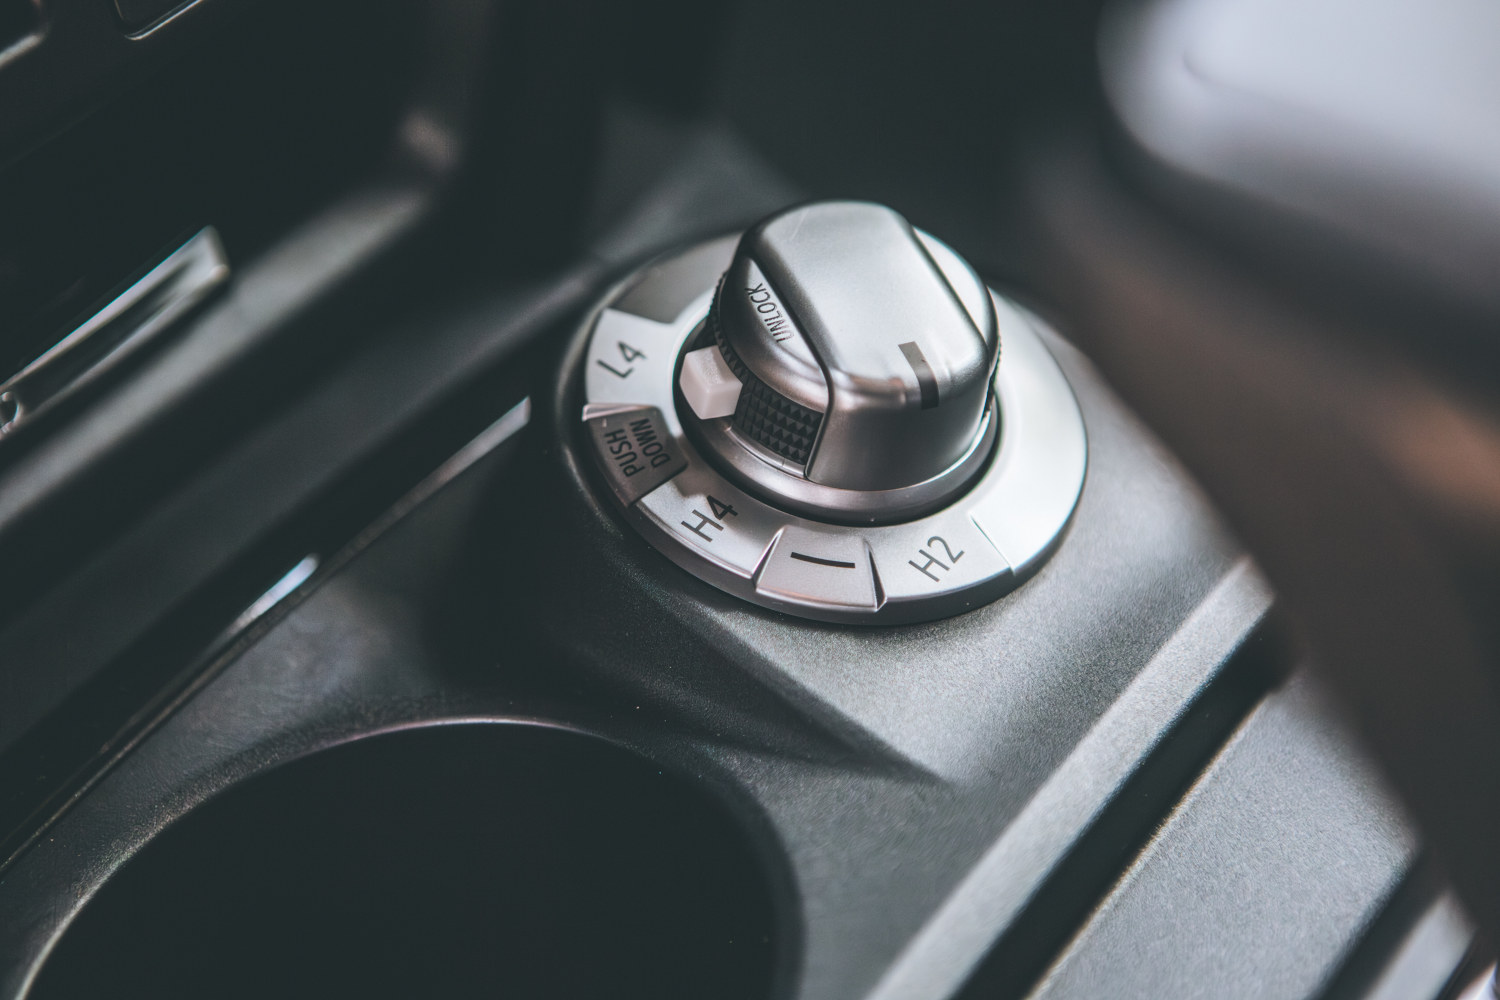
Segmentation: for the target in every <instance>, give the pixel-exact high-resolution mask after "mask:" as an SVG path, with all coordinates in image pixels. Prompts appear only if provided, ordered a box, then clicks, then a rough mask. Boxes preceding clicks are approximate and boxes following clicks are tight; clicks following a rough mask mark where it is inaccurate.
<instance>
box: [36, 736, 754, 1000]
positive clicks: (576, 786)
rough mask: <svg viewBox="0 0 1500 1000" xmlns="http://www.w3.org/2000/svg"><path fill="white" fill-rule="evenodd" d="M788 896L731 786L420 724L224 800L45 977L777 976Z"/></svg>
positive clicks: (551, 991) (273, 980)
mask: <svg viewBox="0 0 1500 1000" xmlns="http://www.w3.org/2000/svg"><path fill="white" fill-rule="evenodd" d="M773 940H774V933H773V927H772V901H771V890H770V884H769V879H768V878H767V873H766V871H765V869H764V866H763V865H762V863H761V859H760V857H759V856H758V855H757V854H756V853H755V852H754V851H753V850H752V848H751V846H750V844H749V843H748V841H747V839H746V837H745V836H744V834H743V832H742V831H741V830H740V829H739V828H738V827H737V826H736V825H735V824H734V822H733V821H732V820H731V818H730V817H729V816H728V815H727V813H726V812H725V811H724V810H723V809H722V808H721V806H720V805H719V804H718V803H716V802H715V801H713V800H712V799H711V798H710V797H709V796H708V795H706V794H705V793H704V792H702V791H701V790H699V789H696V788H694V787H693V786H691V785H690V784H688V783H687V782H685V781H684V780H682V779H680V778H678V777H675V776H673V775H671V774H664V773H662V772H661V771H660V770H659V769H658V768H657V767H655V766H654V765H652V764H650V763H649V762H647V761H645V760H644V759H641V758H639V757H637V756H635V755H633V754H631V753H629V752H627V751H625V750H622V749H619V748H617V747H615V746H612V745H610V744H608V743H605V742H604V741H602V740H599V739H596V738H593V737H589V736H584V735H580V734H578V733H574V732H568V731H562V730H556V729H550V728H545V727H541V726H534V725H520V724H485V723H462V724H447V725H434V726H426V727H421V728H414V729H405V730H400V731H397V732H392V733H386V734H382V735H378V736H373V737H369V738H366V739H361V740H357V741H354V742H351V743H347V744H343V745H341V746H338V747H335V748H332V749H329V750H324V751H320V752H318V753H315V754H312V755H310V756H308V757H305V758H302V759H299V760H296V761H294V762H292V763H289V764H287V765H284V766H281V767H278V768H276V769H274V770H272V771H269V772H267V773H265V774H262V775H260V776H257V777H255V778H252V779H250V780H248V781H246V782H244V783H243V784H241V785H238V786H235V787H232V788H230V789H229V790H228V791H226V792H224V793H223V794H221V795H218V796H216V797H215V798H213V799H211V800H209V801H208V802H207V803H205V804H204V805H203V806H201V807H199V808H198V809H195V810H194V811H193V812H191V813H189V814H188V815H187V816H185V817H184V818H183V819H182V820H180V821H179V822H177V823H175V824H173V825H172V826H170V827H169V828H167V829H166V830H165V831H163V833H162V834H161V835H160V836H158V837H157V838H155V839H154V840H153V841H152V842H151V843H149V844H148V845H147V846H146V847H145V848H144V849H142V850H141V851H140V852H139V853H138V854H137V855H136V856H135V857H134V858H132V859H131V860H130V861H129V862H128V863H126V864H125V865H124V866H122V867H121V869H120V870H119V872H117V873H116V874H115V875H114V876H113V877H111V878H110V880H109V881H108V882H107V883H106V884H105V885H104V887H103V888H102V889H101V890H100V892H99V893H98V895H97V896H96V897H95V898H94V899H93V900H91V901H90V902H89V903H88V904H87V905H86V906H85V907H84V909H83V910H82V912H81V913H80V914H79V915H78V917H77V919H76V920H75V921H74V922H73V924H72V925H71V926H70V927H69V928H68V930H67V931H66V932H65V933H64V934H63V936H62V937H61V939H60V940H59V941H58V942H57V946H56V947H55V949H54V950H53V952H52V954H51V956H50V957H49V958H48V959H47V961H46V964H45V965H44V966H43V968H42V969H41V971H40V974H39V975H38V977H37V979H36V982H35V986H34V988H33V990H32V991H31V992H30V993H29V996H31V997H33V998H49V997H82V996H151V997H178V996H181V997H208V996H212V997H269V996H276V997H286V996H307V997H330V996H361V997H366V996H372V997H373V996H381V997H384V996H389V997H403V998H409V997H414V996H486V997H492V996H507V997H568V998H578V997H604V996H610V997H634V996H640V997H647V996H649V997H653V998H669V997H715V998H729V997H764V996H766V995H767V993H768V991H769V989H770V981H771V973H772V947H773Z"/></svg>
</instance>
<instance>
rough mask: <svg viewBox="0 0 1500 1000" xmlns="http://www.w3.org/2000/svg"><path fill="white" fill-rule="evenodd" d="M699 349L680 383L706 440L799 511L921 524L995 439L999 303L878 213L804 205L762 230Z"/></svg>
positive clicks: (928, 244) (746, 239) (747, 243)
mask: <svg viewBox="0 0 1500 1000" xmlns="http://www.w3.org/2000/svg"><path fill="white" fill-rule="evenodd" d="M691 346H693V347H695V348H696V349H694V350H691V351H689V352H688V353H687V354H686V355H685V357H684V358H683V362H682V368H681V373H680V376H679V384H680V386H681V389H682V394H683V398H684V400H685V401H686V403H687V404H688V406H689V407H690V409H691V410H692V414H693V416H696V417H697V421H696V432H697V433H696V436H697V437H698V439H699V442H700V444H701V445H703V446H704V449H705V451H707V452H708V453H709V454H711V455H712V456H713V457H714V458H715V459H716V460H717V461H718V462H719V464H720V465H721V466H722V467H723V468H724V469H725V471H726V472H727V473H729V474H730V475H732V476H733V477H734V478H736V479H738V480H739V481H740V482H741V484H742V485H744V486H746V487H747V488H750V489H752V490H753V491H755V492H758V493H760V494H762V495H763V496H765V497H766V498H767V499H768V500H770V501H771V502H773V503H776V504H777V505H780V506H784V507H786V508H788V509H791V510H796V511H799V512H803V513H807V514H810V515H813V516H817V517H820V518H822V519H825V520H830V519H831V520H841V521H850V522H865V523H868V522H879V521H893V520H901V519H907V518H911V517H915V516H919V515H920V514H922V513H924V512H926V511H928V510H932V509H935V508H937V507H940V506H942V505H943V504H944V503H946V502H948V501H949V500H951V498H952V497H953V496H954V495H956V494H957V493H958V492H959V491H962V490H963V489H964V488H965V487H966V486H967V485H968V484H969V483H970V482H971V481H972V479H973V478H974V476H975V475H977V474H978V473H979V472H980V471H981V470H982V468H983V466H984V464H985V462H986V460H987V459H988V457H989V454H990V451H991V448H992V445H993V443H994V440H995V434H996V427H997V423H998V417H997V414H996V412H995V403H994V398H993V390H992V380H993V376H994V373H995V366H996V364H997V361H998V359H999V353H1000V336H999V332H998V330H997V324H996V316H995V309H994V305H993V303H992V301H991V299H990V296H989V293H988V291H987V290H986V288H985V286H984V284H983V282H981V281H980V280H979V278H978V276H977V275H975V274H974V272H973V271H972V270H971V269H970V268H969V267H968V265H967V264H965V263H964V262H963V261H962V260H961V259H960V258H959V257H958V256H957V254H955V253H954V252H953V251H952V250H950V249H948V248H947V247H946V246H944V245H943V244H941V243H939V242H938V241H936V240H934V239H932V238H930V237H928V236H926V235H925V234H922V233H919V232H917V231H916V230H914V229H913V228H912V227H911V225H910V224H908V223H907V221H906V220H905V219H903V218H902V217H901V216H900V215H898V214H896V213H895V212H893V211H891V210H890V209H888V208H884V207H882V206H879V205H873V204H868V203H863V202H820V203H815V204H810V205H803V206H800V207H797V208H794V209H791V210H789V211H786V212H783V213H781V214H779V215H776V216H773V217H771V218H769V219H767V220H765V221H764V222H761V223H760V224H759V225H757V226H755V227H754V228H752V229H750V230H749V231H748V232H746V233H745V235H744V236H743V237H742V238H741V239H740V241H739V245H738V248H737V250H736V252H735V255H734V258H733V261H732V263H731V264H730V266H729V269H728V271H727V272H726V273H725V274H724V277H723V279H722V280H721V281H720V284H719V287H718V290H717V292H716V294H715V296H714V300H713V304H712V307H711V310H710V315H709V318H708V321H707V323H706V324H705V329H704V331H703V333H702V334H701V335H700V337H699V339H698V340H696V341H694V343H693V344H692V345H691ZM685 416H686V415H685ZM686 422H687V423H689V424H693V423H694V421H693V420H691V419H688V420H687V421H686Z"/></svg>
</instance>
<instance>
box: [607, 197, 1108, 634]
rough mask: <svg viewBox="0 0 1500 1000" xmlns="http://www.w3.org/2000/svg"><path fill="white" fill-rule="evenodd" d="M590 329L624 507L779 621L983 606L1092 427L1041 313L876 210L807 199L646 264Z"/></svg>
mask: <svg viewBox="0 0 1500 1000" xmlns="http://www.w3.org/2000/svg"><path fill="white" fill-rule="evenodd" d="M582 336H584V337H586V338H587V344H586V348H585V368H584V372H583V379H582V381H583V386H582V388H583V408H582V413H581V414H580V416H581V418H582V422H583V439H584V447H585V450H587V451H589V452H591V453H592V455H593V459H594V462H595V465H596V467H597V468H598V469H599V471H600V472H601V474H602V476H603V479H604V480H605V481H606V482H607V484H608V486H609V490H610V493H611V494H612V495H613V501H614V502H616V503H618V504H619V505H621V507H623V509H624V510H625V512H626V514H627V516H628V518H629V520H630V521H631V522H632V523H633V524H634V525H635V526H636V527H637V529H638V530H640V532H641V533H642V534H643V535H644V536H645V537H646V538H647V539H648V540H649V541H650V542H651V543H652V544H653V545H654V546H656V547H657V548H658V549H659V550H660V551H662V552H663V553H664V554H666V555H667V556H668V557H670V558H671V559H672V560H673V561H675V562H677V563H678V564H679V565H680V566H682V567H684V568H685V569H687V570H689V571H690V572H692V573H693V574H694V575H696V576H698V577H700V578H701V579H703V580H706V581H707V582H709V583H711V584H713V585H714V586H717V587H719V588H720V589H722V590H725V591H728V592H730V593H732V594H735V595H737V596H739V597H742V598H744V599H746V600H749V601H752V602H754V603H757V604H761V605H764V606H766V607H771V608H775V609H777V610H780V611H785V612H789V613H791V614H795V615H800V616H803V617H807V618H813V619H818V620H823V621H834V622H851V623H867V624H898V623H904V622H914V621H926V620H931V619H934V618H941V617H945V616H947V615H952V614H956V613H959V612H961V611H964V610H967V609H970V608H973V607H976V606H978V605H980V604H983V603H986V602H988V601H991V600H993V599H994V598H996V597H998V596H1000V595H1001V594H1003V593H1004V592H1005V591H1007V590H1009V589H1011V588H1012V587H1014V586H1015V585H1016V584H1017V583H1018V582H1019V581H1020V580H1021V579H1023V578H1024V577H1025V576H1027V575H1028V574H1029V573H1031V572H1032V571H1033V570H1035V569H1036V568H1037V567H1038V566H1039V565H1040V564H1041V562H1042V561H1043V560H1044V559H1045V558H1046V556H1047V555H1048V554H1049V553H1050V552H1051V551H1052V549H1053V547H1054V546H1055V545H1056V544H1057V541H1058V539H1059V537H1060V535H1061V533H1062V531H1063V529H1064V527H1065V526H1066V524H1067V522H1068V520H1069V518H1070V517H1071V515H1072V512H1073V508H1074V506H1075V505H1076V503H1077V500H1078V496H1079V492H1080V490H1081V488H1082V484H1083V479H1084V472H1085V466H1086V461H1087V448H1086V442H1085V435H1084V427H1083V420H1082V417H1081V415H1080V413H1079V411H1078V406H1077V403H1076V401H1075V400H1074V398H1073V395H1072V391H1071V390H1070V388H1069V386H1068V384H1067V380H1066V378H1065V377H1064V375H1063V373H1062V371H1061V370H1060V369H1059V368H1058V366H1057V363H1056V362H1055V361H1054V360H1053V358H1052V356H1051V354H1050V353H1049V351H1048V349H1047V347H1046V346H1045V344H1044V342H1043V340H1042V338H1041V337H1040V336H1039V335H1038V332H1037V321H1036V320H1035V319H1034V318H1032V317H1030V316H1029V315H1027V314H1025V313H1023V312H1022V311H1020V310H1019V309H1017V308H1016V307H1015V306H1014V305H1012V304H1011V303H1009V302H1008V301H1006V300H1005V299H1003V298H1001V297H999V296H997V295H995V294H993V293H992V292H991V291H990V290H989V289H987V288H986V287H985V286H984V285H983V283H982V282H980V280H979V279H978V278H977V277H976V276H974V274H973V271H972V270H970V269H969V267H968V266H967V265H966V264H964V262H963V261H962V260H961V259H960V258H959V257H958V256H957V255H956V254H954V253H953V251H952V250H950V249H949V248H947V247H946V246H944V245H943V244H942V243H940V242H938V241H936V240H934V239H932V238H931V237H929V236H927V235H926V234H924V233H921V232H919V231H916V230H913V229H912V228H911V227H910V226H909V225H908V224H907V223H906V222H905V220H903V219H901V217H900V216H898V215H896V214H895V213H894V212H891V211H889V210H888V209H884V208H881V207H879V206H875V205H868V204H864V203H854V202H832V203H822V204H815V205H808V206H802V207H800V208H796V209H793V210H791V211H788V212H785V213H781V214H778V215H776V216H773V217H772V218H770V219H768V220H766V221H765V222H763V223H761V224H759V225H758V226H756V227H753V228H752V229H751V230H749V231H748V232H747V233H745V234H744V235H743V236H741V237H738V238H733V237H731V238H725V239H721V240H715V241H711V242H708V243H704V244H700V245H698V246H696V247H692V248H689V249H687V250H685V251H683V252H681V253H679V254H674V255H671V256H669V257H667V258H664V259H662V260H659V261H657V262H654V263H653V264H652V265H651V266H650V267H648V268H645V269H643V270H642V272H641V273H640V274H639V275H638V276H637V277H636V278H635V279H633V280H631V281H627V282H626V283H625V284H624V285H622V286H621V287H620V289H619V290H617V292H616V293H614V294H613V295H612V296H611V297H610V299H609V300H608V301H606V302H605V303H604V304H603V305H602V307H601V308H600V310H599V311H598V312H597V314H596V315H595V317H594V318H593V319H592V320H591V321H590V323H589V325H588V328H587V329H586V330H585V331H584V332H583V334H582ZM1002 341H1003V343H1004V358H1003V360H1002V361H999V363H998V364H997V359H998V358H999V356H1000V350H1001V347H1000V345H1001V342H1002Z"/></svg>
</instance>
